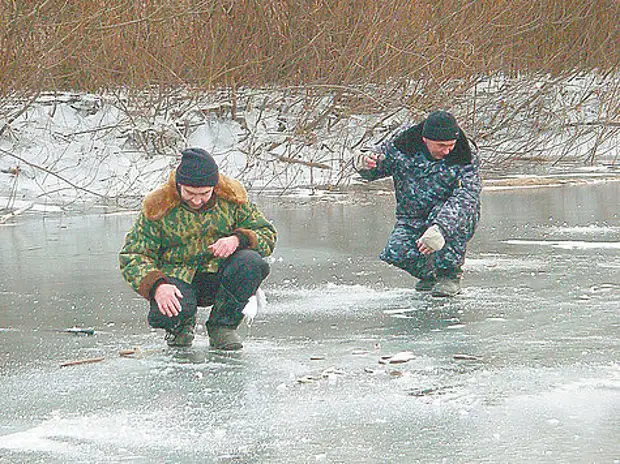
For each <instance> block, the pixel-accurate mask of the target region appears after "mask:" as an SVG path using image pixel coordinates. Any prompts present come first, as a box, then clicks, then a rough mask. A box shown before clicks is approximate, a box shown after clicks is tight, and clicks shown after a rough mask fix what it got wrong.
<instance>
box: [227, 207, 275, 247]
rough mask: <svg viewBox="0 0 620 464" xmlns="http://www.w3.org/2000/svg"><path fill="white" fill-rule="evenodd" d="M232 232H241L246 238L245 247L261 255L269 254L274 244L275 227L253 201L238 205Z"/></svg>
mask: <svg viewBox="0 0 620 464" xmlns="http://www.w3.org/2000/svg"><path fill="white" fill-rule="evenodd" d="M233 233H235V234H238V233H241V234H243V235H244V237H246V238H247V242H248V246H247V248H249V249H251V250H255V251H257V252H258V253H259V254H260V255H261V256H269V255H271V253H273V249H274V248H275V246H276V240H277V231H276V228H275V227H274V225H273V224H272V223H271V222H269V221H268V220H267V219H266V218H265V216H264V215H263V213H262V212H261V211H260V210H259V209H258V208H257V207H256V205H255V204H254V203H250V202H248V203H244V204H242V205H240V206H239V209H238V211H237V218H236V227H235V229H234V230H233Z"/></svg>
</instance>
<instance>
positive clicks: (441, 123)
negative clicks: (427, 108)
mask: <svg viewBox="0 0 620 464" xmlns="http://www.w3.org/2000/svg"><path fill="white" fill-rule="evenodd" d="M422 136H423V137H426V138H427V139H430V140H441V141H444V140H456V139H458V138H459V125H458V124H457V123H456V119H455V118H454V116H452V115H451V114H450V113H448V112H447V111H441V110H439V111H433V112H432V113H431V114H429V115H428V117H427V118H426V121H424V126H423V127H422Z"/></svg>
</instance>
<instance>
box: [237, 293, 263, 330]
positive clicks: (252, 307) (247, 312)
mask: <svg viewBox="0 0 620 464" xmlns="http://www.w3.org/2000/svg"><path fill="white" fill-rule="evenodd" d="M266 305H267V299H266V298H265V294H264V293H263V291H262V290H261V289H260V288H259V289H258V290H256V295H252V296H251V297H250V299H249V300H248V302H247V304H246V305H245V307H244V308H243V311H242V312H243V315H244V316H245V317H246V319H247V321H248V324H251V323H252V321H253V320H254V318H255V317H256V315H257V314H258V312H259V311H263V310H264V309H265V306H266Z"/></svg>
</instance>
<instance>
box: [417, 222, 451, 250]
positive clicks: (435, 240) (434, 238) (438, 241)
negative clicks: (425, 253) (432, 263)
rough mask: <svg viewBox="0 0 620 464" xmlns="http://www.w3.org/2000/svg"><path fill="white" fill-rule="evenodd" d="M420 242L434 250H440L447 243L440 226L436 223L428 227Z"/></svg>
mask: <svg viewBox="0 0 620 464" xmlns="http://www.w3.org/2000/svg"><path fill="white" fill-rule="evenodd" d="M419 241H420V243H421V244H422V245H424V246H426V247H427V248H430V249H431V250H433V251H439V250H441V249H442V248H443V246H444V245H445V244H446V240H445V239H444V238H443V235H442V234H441V229H439V226H437V225H434V226H430V227H429V228H428V229H426V232H424V234H423V235H422V236H421V237H420V239H419Z"/></svg>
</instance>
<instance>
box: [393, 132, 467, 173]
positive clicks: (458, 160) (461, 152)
mask: <svg viewBox="0 0 620 464" xmlns="http://www.w3.org/2000/svg"><path fill="white" fill-rule="evenodd" d="M423 125H424V122H421V123H420V124H417V125H415V126H413V127H410V128H409V129H407V130H405V131H404V132H402V133H401V134H399V135H398V136H397V137H396V138H395V139H394V146H395V147H396V148H397V149H398V150H400V151H401V152H403V153H404V154H406V155H413V154H415V153H417V152H419V151H421V150H423V151H424V152H425V153H427V152H428V150H427V149H426V146H425V145H424V142H423V141H422V126H423ZM459 133H460V135H459V138H458V139H457V141H456V145H455V146H454V149H453V150H452V151H451V152H450V154H449V155H448V156H446V158H445V162H446V164H447V165H448V166H451V165H454V164H458V165H465V164H470V163H471V161H472V158H473V157H472V153H471V147H470V146H469V142H468V141H467V135H465V132H463V130H462V129H459Z"/></svg>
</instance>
